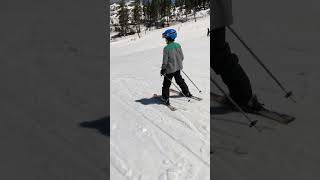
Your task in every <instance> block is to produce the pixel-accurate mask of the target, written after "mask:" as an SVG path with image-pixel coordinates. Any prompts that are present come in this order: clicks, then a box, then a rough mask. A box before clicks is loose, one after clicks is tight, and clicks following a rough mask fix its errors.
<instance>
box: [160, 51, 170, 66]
mask: <svg viewBox="0 0 320 180" xmlns="http://www.w3.org/2000/svg"><path fill="white" fill-rule="evenodd" d="M168 60H169V54H168V51H167V50H166V49H163V59H162V67H161V69H166V68H167V65H168Z"/></svg>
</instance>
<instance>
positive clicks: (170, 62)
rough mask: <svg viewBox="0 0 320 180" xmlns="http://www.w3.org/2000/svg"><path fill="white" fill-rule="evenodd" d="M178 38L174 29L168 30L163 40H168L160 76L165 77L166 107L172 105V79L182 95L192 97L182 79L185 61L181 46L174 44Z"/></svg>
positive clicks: (164, 94) (164, 95)
mask: <svg viewBox="0 0 320 180" xmlns="http://www.w3.org/2000/svg"><path fill="white" fill-rule="evenodd" d="M176 37H177V31H176V30H174V29H168V30H166V31H165V32H164V33H162V38H165V39H166V43H167V45H166V47H164V49H163V62H162V67H161V71H160V74H161V76H162V75H163V76H164V79H163V85H162V100H163V102H164V103H165V104H166V105H170V102H169V88H170V85H171V81H172V78H173V77H174V79H175V81H176V82H177V84H178V85H179V87H180V88H181V90H182V93H183V94H184V95H185V96H186V97H191V96H192V95H191V93H190V92H189V88H188V86H187V84H186V83H185V81H184V79H183V78H182V76H181V74H180V71H181V70H182V68H183V66H182V61H183V59H184V56H183V53H182V49H181V46H180V44H178V43H176V42H174V40H175V38H176Z"/></svg>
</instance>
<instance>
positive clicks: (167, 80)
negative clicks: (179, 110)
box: [162, 73, 174, 99]
mask: <svg viewBox="0 0 320 180" xmlns="http://www.w3.org/2000/svg"><path fill="white" fill-rule="evenodd" d="M173 76H174V74H173V73H170V74H165V75H164V77H163V83H162V97H163V98H164V99H169V89H170V86H171V81H172V78H173Z"/></svg>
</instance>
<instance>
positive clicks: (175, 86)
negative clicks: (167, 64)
mask: <svg viewBox="0 0 320 180" xmlns="http://www.w3.org/2000/svg"><path fill="white" fill-rule="evenodd" d="M163 76H164V77H165V78H167V79H168V80H169V81H170V82H171V83H172V84H173V85H174V86H175V87H176V88H177V89H178V91H179V92H180V94H182V95H183V96H184V97H186V98H187V99H188V102H190V99H189V98H188V97H187V96H186V95H185V94H184V93H183V92H182V91H181V90H180V89H179V87H178V86H177V85H176V83H174V82H173V81H172V80H171V79H170V78H168V76H166V75H165V74H163Z"/></svg>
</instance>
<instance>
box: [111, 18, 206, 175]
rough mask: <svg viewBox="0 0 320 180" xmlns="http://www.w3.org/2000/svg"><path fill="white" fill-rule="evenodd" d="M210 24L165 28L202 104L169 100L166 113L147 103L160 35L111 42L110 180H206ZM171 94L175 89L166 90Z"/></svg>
mask: <svg viewBox="0 0 320 180" xmlns="http://www.w3.org/2000/svg"><path fill="white" fill-rule="evenodd" d="M209 21H210V18H209V16H208V17H205V18H201V19H198V20H197V22H191V21H190V22H187V23H183V24H178V25H175V26H172V27H169V28H175V29H176V30H177V31H178V38H177V39H176V40H177V42H178V43H180V44H181V46H182V49H183V52H184V55H185V60H184V71H185V72H186V73H187V74H188V75H189V77H190V78H192V80H193V81H194V82H195V83H196V84H197V86H198V87H199V88H200V89H201V90H202V91H203V92H202V93H201V94H200V93H198V91H197V89H196V88H195V87H194V86H193V85H192V84H191V82H190V81H189V80H188V79H187V77H185V76H183V77H184V79H185V81H186V83H187V84H188V86H189V89H190V91H191V92H192V93H193V94H194V95H196V96H199V97H202V98H203V100H202V101H196V100H191V102H188V101H187V99H186V98H171V99H170V101H171V104H172V105H173V106H175V107H177V108H178V110H177V111H171V110H170V109H169V108H167V107H166V106H164V105H160V104H159V103H158V102H157V101H155V100H154V99H152V96H153V94H154V93H157V94H161V87H162V81H163V77H161V76H160V67H161V63H162V52H163V47H164V46H165V41H164V39H162V38H161V34H162V32H163V31H165V29H159V30H154V31H149V32H147V33H146V34H144V33H142V37H141V38H140V39H139V38H138V36H137V35H134V36H129V37H126V38H122V39H119V40H118V41H115V42H111V44H110V51H111V72H110V75H111V76H110V78H111V79H110V82H111V83H110V85H111V91H110V93H111V94H110V98H111V101H110V102H111V118H110V121H111V138H110V156H111V160H110V166H111V168H110V170H111V172H110V173H111V174H110V176H111V179H113V180H128V179H129V180H199V179H201V180H208V179H209V178H210V98H209V91H210V78H209V76H210V53H209V51H210V39H209V38H208V37H207V36H206V33H207V27H209V25H210V24H209V23H210V22H209ZM171 88H173V89H174V88H175V87H174V86H173V85H171Z"/></svg>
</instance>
